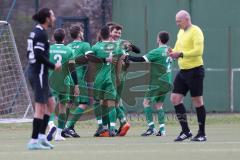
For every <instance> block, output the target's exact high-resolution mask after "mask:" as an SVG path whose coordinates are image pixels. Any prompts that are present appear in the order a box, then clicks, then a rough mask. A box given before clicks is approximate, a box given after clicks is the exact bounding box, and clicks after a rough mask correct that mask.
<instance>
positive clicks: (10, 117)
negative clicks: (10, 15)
mask: <svg viewBox="0 0 240 160" xmlns="http://www.w3.org/2000/svg"><path fill="white" fill-rule="evenodd" d="M32 113H33V111H32V107H31V99H30V96H29V92H28V89H27V83H26V79H25V77H24V73H23V69H22V65H21V62H20V58H19V55H18V51H17V47H16V43H15V40H14V36H13V33H12V29H11V26H10V24H9V23H8V22H6V21H0V123H2V122H18V121H20V122H22V121H23V120H27V119H28V118H31V117H32V115H33V114H32Z"/></svg>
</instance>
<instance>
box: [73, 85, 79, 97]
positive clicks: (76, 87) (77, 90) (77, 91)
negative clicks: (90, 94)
mask: <svg viewBox="0 0 240 160" xmlns="http://www.w3.org/2000/svg"><path fill="white" fill-rule="evenodd" d="M79 94H80V90H79V87H78V85H75V86H74V96H75V97H77V96H79Z"/></svg>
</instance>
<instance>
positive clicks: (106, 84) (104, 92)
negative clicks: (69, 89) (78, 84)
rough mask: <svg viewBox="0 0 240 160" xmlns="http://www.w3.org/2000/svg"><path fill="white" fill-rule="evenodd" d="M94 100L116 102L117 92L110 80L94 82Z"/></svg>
mask: <svg viewBox="0 0 240 160" xmlns="http://www.w3.org/2000/svg"><path fill="white" fill-rule="evenodd" d="M93 88H94V92H93V93H94V98H95V99H96V100H100V99H101V100H116V97H117V91H116V87H115V85H114V83H113V81H112V80H111V78H106V79H104V80H100V79H99V80H98V79H96V81H95V82H94V86H93Z"/></svg>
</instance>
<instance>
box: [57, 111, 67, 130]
mask: <svg viewBox="0 0 240 160" xmlns="http://www.w3.org/2000/svg"><path fill="white" fill-rule="evenodd" d="M65 122H66V114H65V113H59V114H58V128H60V129H64V126H65Z"/></svg>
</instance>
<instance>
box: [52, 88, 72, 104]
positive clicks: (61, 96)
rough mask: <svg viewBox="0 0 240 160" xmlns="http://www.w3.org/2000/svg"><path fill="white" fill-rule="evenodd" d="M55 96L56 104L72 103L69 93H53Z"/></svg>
mask: <svg viewBox="0 0 240 160" xmlns="http://www.w3.org/2000/svg"><path fill="white" fill-rule="evenodd" d="M52 93H53V96H54V97H55V100H56V103H61V104H66V103H68V102H69V101H70V97H69V94H68V93H61V92H55V91H53V92H52Z"/></svg>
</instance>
